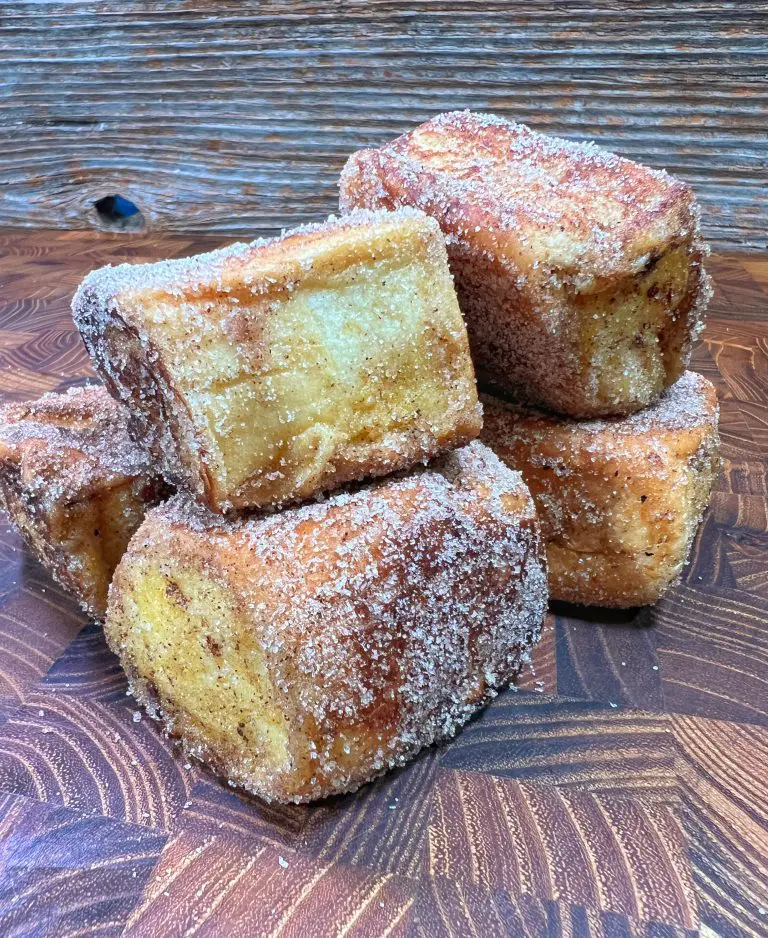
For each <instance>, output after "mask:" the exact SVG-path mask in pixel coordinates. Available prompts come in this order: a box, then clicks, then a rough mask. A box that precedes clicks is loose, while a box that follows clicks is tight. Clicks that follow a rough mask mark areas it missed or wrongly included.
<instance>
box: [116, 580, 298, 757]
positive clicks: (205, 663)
mask: <svg viewBox="0 0 768 938" xmlns="http://www.w3.org/2000/svg"><path fill="white" fill-rule="evenodd" d="M122 585H123V587H124V588H125V587H126V586H127V587H128V588H127V589H126V590H125V593H124V594H123V597H122V604H123V610H124V615H123V618H122V620H121V621H120V623H119V627H120V635H119V636H113V638H116V639H117V640H118V642H119V643H120V644H121V645H122V646H123V648H124V654H125V656H126V657H127V659H128V661H129V662H130V664H131V668H132V670H135V671H136V673H138V674H140V675H141V676H142V677H143V678H144V679H145V680H147V681H148V682H149V683H150V684H151V686H152V691H153V693H154V694H155V695H156V696H157V701H158V702H159V704H160V706H161V707H162V708H163V710H165V711H166V712H167V713H168V715H169V716H170V717H171V719H173V718H174V717H175V716H177V715H183V720H184V725H185V731H186V733H187V734H188V736H189V738H191V739H193V740H194V739H195V738H197V739H200V740H205V746H206V747H207V748H208V749H209V750H211V752H212V753H213V755H214V758H215V757H216V756H218V757H219V758H222V757H223V758H229V759H230V761H240V762H241V761H242V760H244V759H245V760H252V762H253V765H252V768H251V772H252V773H258V771H259V770H260V768H264V769H265V770H266V769H272V770H275V771H277V770H280V769H284V768H285V767H286V764H287V763H289V762H290V758H291V755H290V747H289V727H288V721H287V719H286V716H285V714H284V712H283V711H282V710H281V708H280V706H279V703H278V696H277V694H276V691H275V688H274V686H273V684H272V681H271V679H270V676H269V673H268V670H267V667H266V665H265V662H264V653H263V651H262V649H261V647H260V646H259V645H258V643H257V642H256V641H255V640H254V638H253V636H252V635H251V634H249V632H248V630H247V629H246V628H244V627H243V626H244V623H243V622H239V621H238V611H237V609H236V608H235V607H234V605H233V603H232V600H231V592H230V591H229V590H227V589H225V588H224V587H222V586H221V585H219V584H218V583H216V582H214V581H213V580H212V579H210V578H207V577H205V576H204V575H203V574H202V573H201V572H200V571H199V570H198V569H195V567H194V566H193V565H189V564H184V563H180V564H178V565H175V566H174V569H173V571H172V572H171V573H164V572H161V571H160V570H159V569H158V568H157V567H152V566H151V565H143V566H142V567H141V570H140V571H133V573H132V575H131V576H130V580H129V582H128V583H126V582H125V581H123V584H122ZM233 754H236V755H235V758H234V759H233V758H232V755H233Z"/></svg>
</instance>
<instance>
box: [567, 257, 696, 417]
mask: <svg viewBox="0 0 768 938" xmlns="http://www.w3.org/2000/svg"><path fill="white" fill-rule="evenodd" d="M689 276H690V258H689V256H688V251H687V250H686V248H683V247H679V248H675V249H673V250H670V251H668V252H667V253H665V254H664V255H663V256H662V257H661V258H659V259H658V261H657V262H656V263H655V264H654V265H653V266H652V267H651V269H650V270H649V271H647V272H643V273H640V274H638V275H636V276H634V277H631V278H628V279H626V280H624V281H623V282H620V283H619V284H618V285H616V284H614V285H613V286H611V287H609V288H606V289H603V290H600V291H598V292H575V293H574V294H573V295H572V297H571V302H572V303H573V306H574V308H575V310H576V311H577V312H578V322H579V323H580V330H581V342H580V345H581V368H582V373H583V375H584V377H585V379H586V382H587V383H588V385H589V386H590V387H591V390H592V393H593V397H594V400H595V402H596V405H597V406H605V407H606V409H608V410H610V408H611V404H612V402H613V401H617V400H621V401H625V402H627V407H628V409H636V408H637V407H642V406H644V405H646V404H648V403H650V402H651V401H652V400H654V399H655V398H656V397H658V395H659V393H660V392H661V391H662V389H663V388H665V387H666V386H667V385H669V384H671V383H672V382H673V381H674V380H676V379H677V378H678V377H679V375H680V373H681V372H682V370H683V359H682V357H681V354H680V350H681V346H682V344H683V342H684V341H685V338H686V333H687V328H686V314H685V311H682V310H680V307H681V306H682V304H683V302H684V300H685V299H686V296H687V292H688V280H689ZM678 310H680V313H679V319H678V318H677V312H678Z"/></svg>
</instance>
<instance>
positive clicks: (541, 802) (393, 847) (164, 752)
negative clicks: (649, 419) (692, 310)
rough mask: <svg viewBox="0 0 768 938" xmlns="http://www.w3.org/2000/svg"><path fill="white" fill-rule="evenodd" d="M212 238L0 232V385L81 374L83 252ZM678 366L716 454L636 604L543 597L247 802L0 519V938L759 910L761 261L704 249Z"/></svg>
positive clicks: (432, 926) (98, 255) (766, 753)
mask: <svg viewBox="0 0 768 938" xmlns="http://www.w3.org/2000/svg"><path fill="white" fill-rule="evenodd" d="M216 243H219V242H218V241H216V240H212V239H210V238H209V239H204V238H199V237H195V238H185V237H168V236H165V237H149V236H137V237H133V238H128V237H111V236H100V235H94V234H90V233H86V232H69V233H46V232H35V233H24V234H22V233H16V234H14V233H6V234H5V235H3V236H2V237H1V238H0V284H2V296H1V298H0V366H1V367H0V391H2V392H4V393H5V394H6V395H7V396H9V397H14V398H27V397H34V396H37V395H39V394H41V393H42V392H44V391H48V390H51V389H55V388H58V389H62V388H65V387H68V386H70V385H72V384H76V383H81V382H83V381H84V380H86V379H88V378H90V377H91V374H92V373H91V370H90V368H89V365H88V361H87V358H86V355H85V353H84V351H83V348H82V346H81V344H80V341H79V338H78V337H77V335H76V333H75V331H74V329H73V327H72V323H71V321H70V318H69V298H70V296H71V294H72V291H73V290H74V288H75V286H76V284H77V283H78V281H79V280H80V278H81V277H82V276H83V274H85V273H86V271H88V270H89V269H90V268H92V267H96V266H98V265H101V264H105V263H108V262H112V263H116V262H120V261H124V260H131V261H139V260H146V259H151V258H158V257H163V256H169V255H172V256H179V255H183V254H187V253H190V252H192V251H194V250H198V249H201V248H203V247H210V246H212V245H215V244H216ZM712 270H713V272H714V275H715V279H716V283H717V295H716V299H715V301H714V303H713V305H712V308H711V315H710V318H709V324H708V327H707V331H706V334H705V337H704V341H703V343H702V344H700V346H699V348H698V350H697V352H696V356H695V363H694V364H695V367H696V369H698V370H699V371H701V372H702V373H704V374H705V375H707V377H709V378H710V379H711V380H712V381H713V382H714V383H715V384H716V385H717V389H718V392H719V395H720V400H721V407H722V424H721V432H722V437H723V451H724V456H725V460H726V461H725V471H724V473H723V475H722V477H721V479H720V480H719V483H718V485H717V491H716V492H715V494H714V497H713V499H712V506H711V509H710V511H709V513H708V516H707V518H706V521H705V522H704V525H703V527H702V529H701V532H700V536H699V538H698V540H697V542H696V547H695V550H694V552H693V556H692V558H691V563H690V565H689V566H688V568H687V570H686V573H685V576H684V578H683V581H682V583H681V584H680V585H679V586H678V587H676V588H675V589H674V590H673V591H672V592H671V593H670V594H669V595H668V596H667V597H666V598H665V599H664V600H663V601H662V602H661V603H659V604H658V605H657V606H656V607H654V608H648V609H642V610H639V611H635V612H632V613H628V614H605V613H602V614H601V613H599V612H595V613H594V614H590V615H589V618H588V619H586V618H580V616H584V615H586V613H584V611H583V610H582V611H581V613H579V612H577V611H575V610H573V609H565V608H560V609H557V610H554V613H553V615H551V616H550V619H549V624H548V627H547V630H546V633H545V636H544V638H543V640H542V642H541V644H540V646H539V647H538V649H537V652H536V656H535V659H536V661H535V663H536V673H535V675H530V674H528V675H525V676H524V677H523V679H521V681H520V684H519V689H518V690H517V691H516V692H515V691H509V692H506V693H504V694H503V695H502V696H501V697H500V698H499V699H498V700H497V701H496V702H495V703H494V704H493V705H492V706H491V707H490V708H489V709H488V710H487V712H486V713H484V714H483V715H482V716H481V717H480V719H478V720H476V721H475V722H474V723H472V724H471V725H470V726H469V727H468V728H467V729H466V730H465V731H464V732H463V733H462V734H461V735H460V736H459V737H458V738H457V739H456V740H455V741H454V742H452V743H451V744H450V745H447V746H444V747H442V748H440V749H433V750H430V751H428V752H426V753H424V754H423V755H422V756H421V757H420V758H418V759H417V760H416V761H415V763H414V764H413V765H411V766H410V767H408V768H406V769H405V770H403V771H400V772H396V773H393V774H391V775H389V776H387V777H386V778H384V779H382V780H380V781H379V782H377V783H375V784H373V785H369V786H367V787H365V788H364V789H363V790H362V791H360V792H358V793H357V794H355V795H352V796H348V797H343V798H335V799H332V800H330V801H327V802H325V803H322V804H319V805H316V806H312V807H306V806H302V807H295V806H294V807H287V808H283V807H268V806H266V805H264V804H261V803H260V802H258V801H257V800H255V799H251V798H247V797H243V796H240V795H238V794H236V793H235V792H234V791H232V790H230V789H228V788H227V787H225V786H222V785H220V784H218V783H217V782H216V781H215V780H214V779H213V778H212V777H211V776H210V775H208V774H207V773H206V772H205V771H204V770H202V769H201V768H199V767H197V766H191V765H189V764H188V763H186V762H185V761H184V759H183V758H180V757H179V755H178V753H177V752H176V751H175V750H174V748H173V746H172V745H171V744H170V743H168V742H167V741H165V740H164V739H163V738H162V736H161V735H160V734H159V733H158V732H157V731H156V729H155V727H154V726H153V725H152V724H151V723H150V721H149V719H148V718H146V717H144V718H143V719H141V720H140V721H139V722H135V720H136V719H137V717H136V714H135V706H134V705H133V703H132V701H131V699H130V698H128V697H126V694H125V681H124V679H123V677H122V675H121V673H120V671H119V669H118V667H117V664H116V661H115V658H114V657H113V656H112V655H111V654H110V653H109V652H108V650H107V648H106V646H105V644H104V641H103V639H102V636H101V632H100V630H99V628H97V627H96V626H94V625H92V624H89V623H88V622H87V620H86V619H85V617H84V616H83V615H82V614H81V613H80V612H79V611H78V610H77V609H76V608H75V605H74V604H73V603H72V602H71V601H70V600H69V599H68V598H67V597H66V596H65V595H64V594H63V593H62V592H61V591H60V590H59V589H58V588H57V587H56V586H54V585H53V584H52V582H51V581H50V579H49V578H48V576H47V575H46V574H45V573H44V572H43V571H42V570H41V568H40V567H39V566H38V565H37V564H36V563H35V562H34V561H33V560H32V559H31V558H30V556H29V555H28V554H27V553H26V552H25V551H24V549H23V547H22V545H21V543H20V541H19V539H18V538H17V537H16V536H15V535H13V534H12V533H10V532H8V531H7V528H6V527H5V526H3V529H2V536H1V537H0V710H2V716H1V717H0V867H2V871H3V872H2V882H0V934H2V935H4V936H11V935H12V936H21V935H24V936H27V935H30V936H32V935H34V936H44V935H45V936H47V935H55V936H57V938H64V936H74V935H81V936H85V935H88V936H93V935H99V936H107V935H109V936H112V935H120V934H125V935H130V936H147V938H149V936H151V938H158V936H165V935H182V934H183V935H191V934H194V935H216V936H227V938H229V936H253V935H264V934H270V935H272V934H281V935H292V936H311V938H314V936H323V935H365V936H369V935H370V936H373V935H383V934H389V935H430V936H431V935H477V936H480V938H491V936H495V935H507V934H509V935H531V936H536V938H538V936H542V935H575V936H582V935H594V936H605V938H608V936H619V935H622V936H625V935H649V936H650V935H652V936H662V935H663V936H673V935H674V936H684V935H685V936H688V935H693V934H696V933H698V932H699V931H700V933H701V934H702V935H706V936H711V935H713V934H715V933H716V934H718V935H721V936H724V938H727V936H731V935H748V934H759V933H761V931H762V932H765V930H766V929H768V912H767V911H766V910H768V887H767V885H766V884H768V829H767V827H766V819H767V816H768V669H767V667H766V665H767V664H768V628H766V618H767V617H768V551H767V550H766V547H768V537H767V536H766V529H767V526H768V509H767V507H766V498H767V496H768V491H767V487H768V483H767V481H766V467H767V466H768V326H767V323H768V300H767V298H766V293H768V261H766V260H764V259H761V258H760V257H759V256H755V255H752V256H746V255H744V256H735V255H729V256H720V257H715V258H713V260H712Z"/></svg>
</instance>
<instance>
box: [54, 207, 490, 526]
mask: <svg viewBox="0 0 768 938" xmlns="http://www.w3.org/2000/svg"><path fill="white" fill-rule="evenodd" d="M72 310H73V315H74V319H75V322H76V324H77V326H78V328H79V329H80V332H81V334H82V336H83V339H84V341H85V344H86V347H87V348H88V351H89V352H90V354H91V357H92V359H93V361H94V364H95V365H96V367H97V368H98V369H99V371H100V372H101V374H102V375H103V377H104V379H105V381H106V383H107V386H108V387H109V389H110V390H111V391H112V393H113V394H115V395H116V396H117V397H119V398H120V399H121V400H123V401H124V402H125V403H126V404H127V405H128V406H129V409H130V411H131V418H130V419H131V429H132V432H133V434H134V436H135V437H136V439H139V440H141V441H142V442H143V443H144V444H145V445H146V446H147V447H148V449H149V450H150V451H151V453H152V455H153V458H154V459H155V461H156V464H157V465H158V466H159V467H160V469H161V470H162V471H163V473H164V474H165V475H166V477H167V478H168V479H169V480H171V481H173V482H174V483H176V484H178V485H180V486H182V487H184V488H186V489H187V490H188V491H190V492H191V493H192V494H193V495H194V496H195V497H196V498H197V499H199V500H201V501H202V502H204V503H205V504H207V505H208V506H209V507H210V508H211V509H212V510H214V511H219V512H222V511H228V510H230V509H236V508H249V507H251V508H253V507H267V506H278V505H282V504H286V503H289V502H295V501H300V500H302V499H306V498H310V497H312V496H313V495H315V494H316V493H317V492H321V491H328V490H331V489H333V488H335V487H337V486H338V485H340V484H342V483H344V482H348V481H352V480H362V479H364V478H367V477H370V476H380V475H385V474H386V473H388V472H392V471H396V470H400V469H405V468H408V467H409V466H411V465H413V464H415V463H417V462H419V461H421V460H424V459H428V458H431V457H433V456H435V455H438V454H439V453H441V452H443V451H445V450H447V449H450V448H451V447H454V446H459V445H462V444H463V443H466V442H468V441H469V440H470V439H472V438H473V437H475V436H476V435H477V433H478V432H479V429H480V422H481V411H480V407H479V404H478V401H477V391H476V388H475V382H474V373H473V368H472V362H471V359H470V356H469V346H468V342H467V334H466V327H465V325H464V322H463V320H462V317H461V313H460V311H459V307H458V303H457V300H456V295H455V292H454V289H453V283H452V280H451V276H450V272H449V270H448V264H447V257H446V251H445V246H444V244H443V239H442V236H441V234H440V229H439V227H438V225H437V224H436V223H435V222H434V220H432V219H430V218H427V217H426V216H425V215H424V214H423V213H421V212H417V211H415V210H412V209H403V210H401V211H399V212H395V213H390V212H377V213H375V212H365V211H363V212H358V213H355V214H354V215H352V216H349V217H348V218H345V219H341V220H339V219H334V218H332V219H330V220H329V221H328V222H326V223H325V224H322V225H309V226H305V227H303V228H298V229H296V230H294V231H293V232H289V233H287V234H285V235H284V236H283V237H282V238H275V239H272V240H269V241H264V240H259V241H254V242H253V243H252V244H250V245H246V244H236V245H233V246H231V247H229V248H224V249H223V250H220V251H214V252H212V253H209V254H202V255H200V256H198V257H193V258H188V259H186V260H180V261H165V262H162V263H158V264H143V265H134V266H132V265H121V266H120V267H114V268H111V267H107V268H103V269H102V270H97V271H94V272H93V273H91V274H90V275H89V276H88V277H86V279H85V280H84V281H83V283H82V284H81V286H80V288H79V289H78V291H77V294H76V295H75V298H74V300H73V304H72Z"/></svg>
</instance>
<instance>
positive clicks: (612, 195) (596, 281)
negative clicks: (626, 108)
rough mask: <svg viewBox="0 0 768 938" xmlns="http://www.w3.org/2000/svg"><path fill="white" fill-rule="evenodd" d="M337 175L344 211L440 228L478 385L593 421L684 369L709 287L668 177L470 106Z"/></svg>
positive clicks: (691, 205)
mask: <svg viewBox="0 0 768 938" xmlns="http://www.w3.org/2000/svg"><path fill="white" fill-rule="evenodd" d="M340 185H341V199H340V204H341V207H342V210H344V211H347V210H350V209H353V208H356V207H359V206H364V207H366V208H381V207H385V208H395V207H397V206H401V205H412V206H416V207H418V208H420V209H422V210H423V211H425V212H427V213H428V214H430V215H431V216H432V217H434V218H436V219H437V221H438V222H439V223H440V226H441V228H442V229H443V231H444V233H445V234H446V236H447V243H448V256H449V260H450V264H451V270H452V272H453V275H454V277H455V280H456V290H457V292H458V296H459V303H460V305H461V309H462V312H463V313H464V316H465V318H466V321H467V325H468V329H469V336H470V343H471V346H472V354H473V357H474V360H475V365H476V367H477V369H478V376H479V378H480V379H481V380H482V381H485V382H490V383H492V384H495V385H497V386H498V387H499V388H501V389H503V390H504V391H506V392H508V393H511V394H514V395H516V396H517V397H518V399H520V400H521V401H527V402H528V403H532V404H535V405H542V406H545V407H547V408H550V409H552V410H554V411H556V412H559V413H562V414H568V415H570V416H574V417H594V416H600V415H610V414H612V415H626V414H629V413H632V412H634V411H636V410H639V409H640V408H642V407H645V406H647V405H648V404H650V403H652V402H653V401H654V400H656V399H657V398H658V396H659V394H660V393H661V391H662V390H663V389H664V388H665V387H667V386H669V385H670V384H672V383H673V382H674V381H675V380H677V378H679V377H680V375H681V374H682V373H683V371H684V370H685V368H686V365H687V363H688V361H689V359H690V354H691V348H692V343H693V340H694V338H695V336H696V335H697V333H698V331H699V327H700V323H701V317H702V314H703V310H704V308H705V306H706V303H707V301H708V299H709V296H710V293H711V291H710V287H709V280H708V278H707V276H706V274H705V272H704V269H703V266H702V257H703V255H704V253H705V245H704V244H703V242H702V240H701V236H700V233H699V215H698V209H697V206H696V204H695V202H694V198H693V194H692V192H691V190H690V189H689V188H688V187H687V186H686V185H684V184H683V183H681V182H678V181H677V180H674V179H672V178H671V177H670V176H668V175H667V174H666V173H664V172H657V171H654V170H651V169H647V168H646V167H644V166H640V165H639V164H637V163H633V162H632V161H630V160H626V159H621V158H620V157H618V156H615V155H614V154H612V153H608V152H607V151H605V150H601V149H599V148H598V147H596V146H594V145H592V144H577V143H571V142H569V141H566V140H560V139H557V138H554V137H547V136H545V135H543V134H539V133H535V132H534V131H532V130H530V129H529V128H528V127H525V126H523V125H522V124H514V123H510V122H508V121H505V120H502V119H501V118H498V117H494V116H491V115H487V114H472V113H470V112H468V111H465V112H453V113H449V114H442V115H440V116H439V117H436V118H434V119H433V120H430V121H427V122H426V123H425V124H422V125H421V126H420V127H417V128H416V129H415V130H413V131H411V132H410V133H407V134H405V135H404V136H402V137H398V138H397V139H396V140H395V141H393V142H392V143H390V144H387V145H386V146H383V147H381V148H380V149H378V150H361V151H360V152H358V153H355V154H353V155H352V156H351V157H350V158H349V161H348V162H347V165H346V166H345V167H344V171H343V173H342V176H341V184H340Z"/></svg>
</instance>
